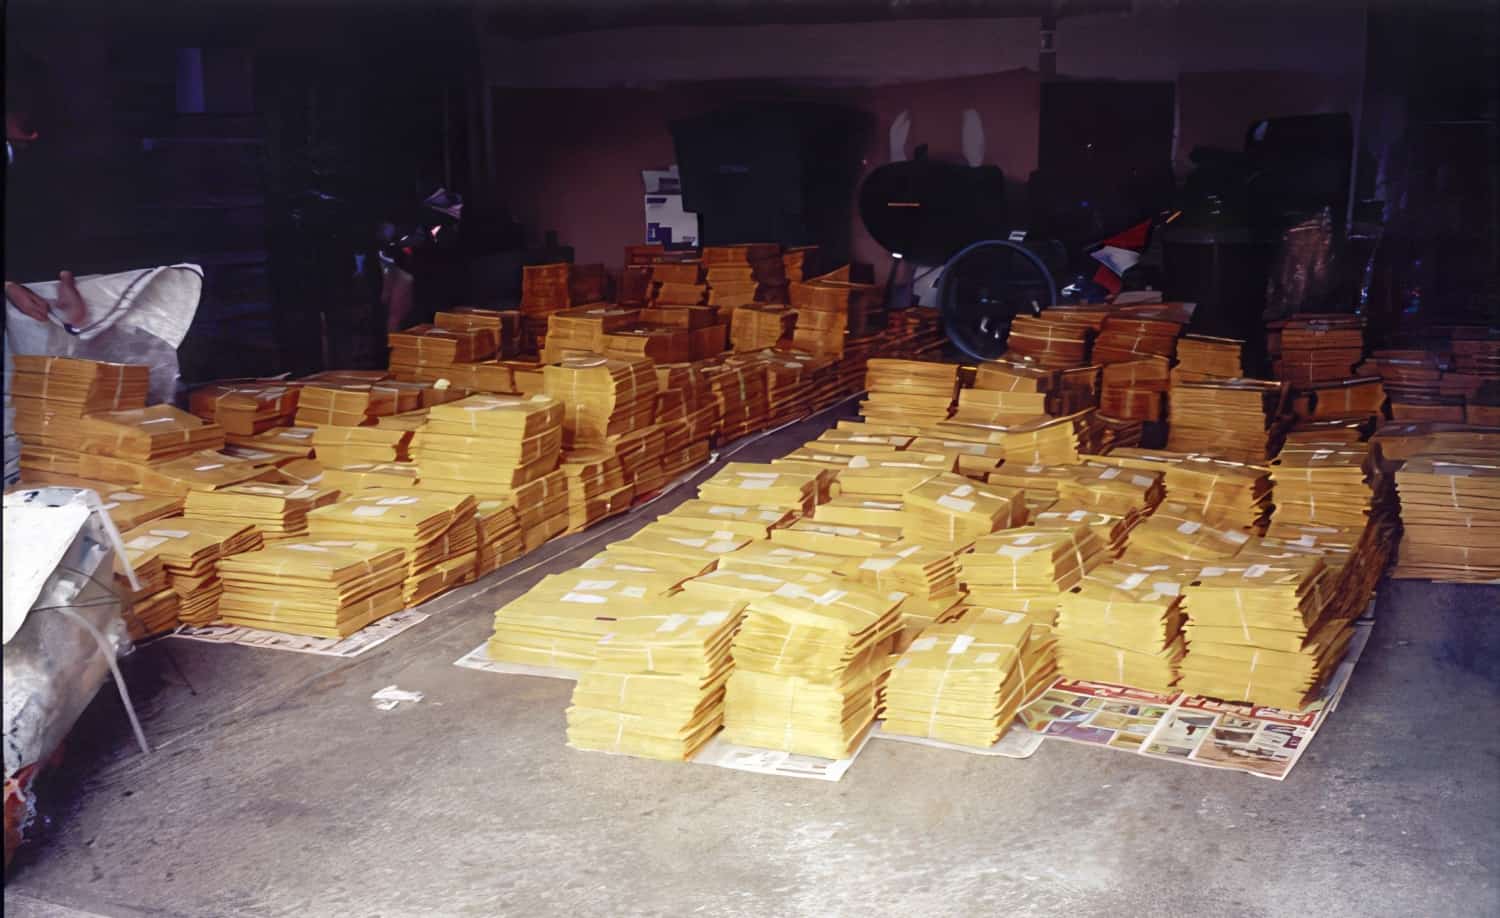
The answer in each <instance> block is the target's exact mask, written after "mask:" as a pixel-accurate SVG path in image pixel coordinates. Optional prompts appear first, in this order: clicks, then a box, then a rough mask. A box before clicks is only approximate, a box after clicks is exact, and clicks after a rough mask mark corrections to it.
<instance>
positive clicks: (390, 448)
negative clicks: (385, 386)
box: [312, 424, 412, 468]
mask: <svg viewBox="0 0 1500 918" xmlns="http://www.w3.org/2000/svg"><path fill="white" fill-rule="evenodd" d="M403 426H409V425H403ZM411 438H412V431H410V430H404V429H401V428H397V427H387V426H383V425H377V426H374V427H335V426H333V425H331V424H324V425H320V426H319V427H317V428H315V429H314V430H313V435H312V444H313V449H314V450H315V451H316V452H317V460H318V462H320V463H322V464H323V465H324V466H326V467H328V468H342V467H343V466H347V465H357V464H359V463H362V462H375V463H380V462H409V461H411V454H410V452H409V447H410V445H411Z"/></svg>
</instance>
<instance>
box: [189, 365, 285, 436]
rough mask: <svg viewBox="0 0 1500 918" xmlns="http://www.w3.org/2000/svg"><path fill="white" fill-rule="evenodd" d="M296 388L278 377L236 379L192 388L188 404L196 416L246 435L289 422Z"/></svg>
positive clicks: (229, 432)
mask: <svg viewBox="0 0 1500 918" xmlns="http://www.w3.org/2000/svg"><path fill="white" fill-rule="evenodd" d="M299 395H300V389H299V387H298V386H297V385H295V384H289V383H287V382H286V381H285V380H280V379H236V380H224V381H221V382H214V383H209V384H208V385H206V386H200V387H198V388H197V389H194V390H193V391H192V393H191V394H190V395H189V396H188V407H189V409H190V410H191V411H192V412H193V414H196V415H197V416H198V417H200V418H203V419H204V420H206V421H212V422H214V423H215V424H218V425H219V426H220V427H222V428H224V432H225V434H226V435H227V434H233V435H235V436H239V437H249V436H254V435H255V434H258V433H261V432H262V431H266V430H270V429H271V428H273V427H282V426H285V425H287V424H290V423H291V422H292V418H293V417H294V416H295V415H296V413H297V400H298V396H299Z"/></svg>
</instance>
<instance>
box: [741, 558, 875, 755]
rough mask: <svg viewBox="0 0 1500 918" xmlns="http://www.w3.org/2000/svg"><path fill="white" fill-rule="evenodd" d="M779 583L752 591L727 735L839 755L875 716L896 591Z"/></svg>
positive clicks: (856, 741) (748, 742)
mask: <svg viewBox="0 0 1500 918" xmlns="http://www.w3.org/2000/svg"><path fill="white" fill-rule="evenodd" d="M893 595H895V597H896V598H894V599H893V598H891V596H888V595H885V594H881V593H876V592H874V591H871V590H867V589H864V588H862V587H858V586H855V585H854V584H848V585H847V586H844V587H830V588H828V589H825V590H821V591H819V590H816V589H809V588H807V587H802V586H797V585H795V584H784V585H783V586H781V587H778V588H777V589H776V590H774V591H773V592H771V593H768V594H766V595H764V596H760V597H758V598H756V599H754V600H752V601H751V602H750V604H749V606H748V607H747V608H746V610H745V622H744V624H743V625H742V626H741V628H740V632H739V634H737V635H736V636H735V639H734V648H733V654H734V663H735V669H734V673H733V674H732V675H731V676H730V677H729V686H728V691H727V695H726V698H725V705H724V736H725V739H727V740H729V741H730V742H731V743H738V744H741V745H745V746H758V747H762V748H767V749H781V750H785V751H787V752H794V753H799V754H802V755H812V756H820V757H823V758H829V759H841V758H846V757H847V756H849V755H850V754H851V753H852V752H853V751H854V749H855V747H856V746H858V744H859V742H860V740H861V738H862V737H863V736H864V734H865V731H866V730H867V729H868V727H869V726H870V723H871V722H872V721H873V720H874V719H875V689H876V682H877V680H878V679H879V678H880V677H881V676H882V675H883V674H884V672H885V669H886V666H887V656H888V654H889V653H890V648H891V643H892V639H893V637H894V636H895V634H896V632H897V631H898V630H899V629H900V627H901V619H900V613H899V608H900V605H901V598H902V596H901V594H893Z"/></svg>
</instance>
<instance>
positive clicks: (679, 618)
mask: <svg viewBox="0 0 1500 918" xmlns="http://www.w3.org/2000/svg"><path fill="white" fill-rule="evenodd" d="M687 620H688V617H687V616H686V615H680V614H673V615H668V616H667V620H666V621H664V622H662V623H661V624H660V625H657V626H656V630H657V631H665V632H672V631H676V630H677V629H678V628H681V627H682V626H683V625H685V624H687Z"/></svg>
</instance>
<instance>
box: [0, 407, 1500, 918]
mask: <svg viewBox="0 0 1500 918" xmlns="http://www.w3.org/2000/svg"><path fill="white" fill-rule="evenodd" d="M820 426H822V425H821V424H818V423H816V422H810V423H807V424H803V425H799V427H797V428H793V429H790V430H787V431H783V432H781V433H779V434H777V435H774V436H772V437H769V438H767V439H765V440H763V441H761V442H759V443H755V444H752V445H750V446H748V447H747V448H746V449H745V450H744V451H743V452H742V453H740V455H739V456H738V457H737V458H742V459H744V458H750V459H758V458H769V457H771V456H775V455H780V454H781V453H783V452H785V451H786V450H787V449H788V448H790V446H791V445H794V444H795V443H799V442H801V441H802V440H804V439H806V438H808V437H810V436H813V435H815V434H816V432H817V429H818V428H819V427H820ZM684 496H685V495H684ZM672 500H673V499H667V500H663V501H661V502H659V503H658V504H656V505H654V506H653V507H652V508H651V509H650V512H649V513H646V514H642V515H641V518H640V520H639V522H641V523H643V522H644V521H645V520H646V519H647V518H649V516H651V515H653V514H654V513H655V512H658V511H660V510H663V509H666V507H668V506H670V505H671V503H672ZM619 535H620V533H619V532H616V533H615V534H614V535H612V536H611V538H617V537H619ZM597 549H598V546H597V545H592V544H584V545H580V546H578V547H577V548H575V549H574V550H573V551H571V552H569V553H567V554H565V555H563V556H561V557H559V558H558V559H557V560H556V561H555V562H553V563H552V564H549V565H547V566H546V567H547V568H552V567H558V568H560V567H565V566H571V565H573V564H576V563H577V562H578V561H580V560H582V559H583V558H584V557H587V556H588V555H590V554H592V553H593V552H594V551H596V550H597ZM535 560H536V559H535V558H534V557H533V558H532V559H530V560H529V561H528V560H525V559H523V560H522V561H521V562H518V564H517V565H515V566H513V569H511V570H508V571H504V572H500V573H499V574H497V575H496V577H495V578H493V579H492V580H491V581H490V585H489V586H488V589H487V591H486V592H485V594H484V595H481V596H478V597H476V598H475V599H473V600H471V601H468V602H466V603H463V604H461V605H458V606H456V607H454V608H449V609H447V610H446V611H443V612H441V613H440V614H438V615H435V616H434V617H433V618H432V619H430V620H428V621H427V622H424V623H423V624H422V625H420V626H418V627H417V628H415V629H413V630H412V631H409V632H407V633H405V634H403V635H401V636H399V637H397V638H396V639H394V640H393V641H391V642H389V643H387V644H385V645H383V646H381V647H380V648H378V649H376V650H374V651H372V652H370V653H368V654H366V655H365V656H363V657H359V658H356V659H355V660H353V661H334V660H329V659H327V658H321V657H314V656H304V655H299V654H291V653H280V652H274V651H266V650H255V649H250V648H242V647H220V646H211V645H206V644H199V643H193V642H189V641H181V640H167V641H160V642H157V643H156V644H153V645H150V646H148V647H147V648H145V649H143V650H142V651H141V652H139V653H137V654H136V655H135V656H134V657H132V658H131V659H130V666H129V669H128V678H129V679H130V681H131V685H132V688H133V689H134V691H135V693H136V697H137V699H138V701H139V703H141V705H142V707H143V709H144V710H143V714H144V717H145V725H146V729H147V731H148V734H149V735H150V736H151V738H152V739H153V741H154V742H155V743H156V744H157V746H158V747H159V751H158V752H157V753H156V754H155V755H152V756H149V757H142V756H139V755H137V754H136V752H135V750H134V748H133V746H132V745H131V740H130V734H129V730H128V727H127V726H126V724H125V721H124V718H123V715H122V714H121V712H120V707H119V702H118V701H117V700H116V696H115V694H114V691H113V690H112V689H111V688H108V687H106V688H105V689H104V690H103V691H102V692H101V693H100V697H99V699H98V700H97V701H96V703H95V704H94V706H93V707H92V708H91V709H90V711H89V712H88V714H87V715H86V716H85V721H84V727H83V729H82V730H81V731H79V732H81V733H83V734H85V735H86V736H87V737H88V741H87V742H82V741H75V742H74V743H73V744H72V745H71V746H70V748H69V751H68V760H67V762H66V763H65V765H64V766H63V767H62V768H61V769H59V770H58V772H57V774H56V775H55V776H54V778H53V780H52V781H51V782H50V784H48V785H47V786H46V787H45V788H44V789H43V793H44V807H45V810H46V812H47V813H48V816H49V818H48V821H47V822H46V823H45V824H43V825H42V826H40V827H38V829H37V831H36V833H35V836H36V837H35V840H34V842H33V843H32V844H30V845H29V846H28V847H26V848H25V849H23V851H22V853H21V854H20V856H19V858H18V861H17V863H16V864H15V865H14V866H13V870H12V876H11V878H10V881H9V883H8V884H7V887H6V890H5V911H6V914H7V915H11V916H29V918H38V916H47V918H53V916H77V915H79V914H98V915H110V916H131V915H182V916H219V915H224V916H256V918H269V916H281V915H286V916H324V915H339V916H343V915H350V916H406V915H444V916H446V915H484V916H488V915H527V916H532V915H552V914H570V915H679V914H701V915H755V916H781V915H787V916H794V915H796V916H800V915H860V916H876V915H903V916H916V915H924V916H925V915H944V916H947V915H1066V916H1071V918H1085V916H1094V915H1099V916H1106V915H1107V916H1136V915H1150V916H1163V918H1166V916H1196V915H1204V914H1213V915H1216V916H1225V918H1229V916H1271V915H1297V916H1306V915H1318V916H1322V918H1335V916H1369V915H1382V916H1385V915H1414V916H1416V915H1420V916H1426V918H1437V916H1449V915H1452V916H1479V915H1496V914H1500V735H1497V725H1500V588H1493V587H1448V586H1435V585H1431V584H1425V583H1415V582H1389V583H1385V584H1383V585H1382V587H1381V594H1380V602H1379V606H1378V611H1377V618H1378V623H1377V625H1376V630H1375V633H1374V637H1373V639H1372V640H1371V643H1370V646H1369V648H1368V649H1367V651H1366V652H1365V655H1364V658H1363V659H1362V660H1361V662H1360V664H1359V667H1358V669H1357V670H1356V671H1355V674H1354V679H1353V682H1352V684H1351V686H1350V688H1349V691H1348V694H1347V695H1346V696H1345V698H1344V701H1343V704H1342V706H1341V707H1340V709H1339V710H1338V712H1337V713H1336V714H1335V715H1334V716H1333V717H1332V719H1331V720H1330V722H1329V723H1328V724H1327V725H1326V726H1325V727H1324V729H1323V730H1322V732H1320V733H1319V735H1318V737H1317V738H1316V740H1315V741H1314V743H1313V745H1312V746H1311V747H1310V748H1309V750H1308V751H1307V753H1306V754H1305V756H1304V757H1303V760H1302V762H1301V764H1299V765H1298V766H1297V769H1296V770H1295V771H1294V772H1293V774H1292V776H1291V778H1290V779H1289V780H1287V781H1286V782H1285V783H1280V784H1278V783H1275V782H1270V781H1265V780H1260V779H1256V778H1251V777H1248V776H1245V775H1241V774H1234V773H1228V772H1219V771H1211V770H1208V769H1200V768H1191V767H1186V766H1180V765H1173V764H1170V763H1163V762H1153V761H1148V760H1145V759H1141V758H1136V757H1132V756H1128V755H1123V754H1118V753H1113V752H1109V751H1105V750H1093V749H1086V748H1082V747H1078V746H1072V745H1068V744H1063V743H1047V744H1044V745H1043V747H1042V749H1041V750H1040V751H1039V752H1038V753H1037V754H1036V755H1035V756H1034V757H1032V758H1031V759H1029V760H1025V761H1014V760H1009V759H993V758H980V757H975V756H968V755H962V754H957V753H951V752H944V751H939V750H933V749H925V748H921V747H916V746H910V745H906V744H898V743H889V742H873V743H871V744H870V745H869V746H868V747H867V748H866V750H865V751H864V753H863V755H862V756H861V757H860V759H859V760H858V761H857V762H856V763H855V765H854V768H853V769H852V770H851V771H850V772H849V774H848V775H847V776H846V777H845V778H844V780H843V781H842V782H841V783H838V784H826V783H822V782H814V781H800V780H793V779H787V778H770V777H759V776H754V775H748V774H743V773H737V772H730V771H724V770H721V769H714V768H705V767H700V766H686V765H671V764H664V763H654V762H646V761H639V760H634V759H628V758H619V757H612V756H603V755H595V754H586V753H580V752H576V751H573V750H571V749H569V748H567V747H566V746H565V745H564V744H563V709H564V707H565V706H566V704H567V701H568V695H569V691H570V688H571V684H570V683H566V682H560V681H555V680H547V679H533V678H523V677H507V676H498V675H493V674H489V673H482V672H475V671H471V670H465V669H459V668H457V667H454V666H453V665H452V662H453V661H454V660H455V659H457V658H458V657H460V656H461V655H463V654H464V653H465V652H467V651H468V650H470V649H472V648H473V647H474V646H476V645H477V644H479V643H480V642H481V641H482V640H483V639H484V638H485V637H486V635H487V634H488V632H489V629H490V616H491V613H492V612H493V610H494V609H495V608H496V607H497V606H499V605H501V604H502V603H503V602H504V601H505V600H506V599H508V598H509V597H510V596H512V595H515V594H516V593H518V592H520V591H521V590H523V589H524V588H525V587H527V586H528V585H529V584H530V583H531V582H533V581H534V580H536V579H537V578H538V577H540V576H541V575H542V574H543V573H544V572H545V568H538V569H534V570H532V571H530V572H529V573H527V574H524V575H522V576H519V577H515V579H512V580H510V581H509V582H505V583H503V584H500V585H498V586H496V585H495V584H496V583H497V582H498V581H500V580H502V579H503V578H506V577H509V576H512V575H513V574H514V573H515V571H516V570H518V569H520V568H525V567H528V566H530V565H531V564H533V563H534V562H535ZM168 654H170V655H171V656H172V657H175V661H176V664H177V665H178V666H180V670H181V672H180V674H179V672H178V671H177V670H176V669H174V667H173V666H172V665H170V664H169V662H168V661H167V655H168ZM184 677H185V679H184ZM188 683H190V684H191V687H192V688H191V689H190V688H189V687H188ZM391 683H397V684H399V685H401V686H402V687H405V688H414V689H419V690H421V691H423V692H425V693H426V700H425V701H424V702H423V703H421V704H419V705H416V706H405V705H403V706H402V707H401V708H400V709H398V710H395V711H390V712H382V711H377V710H375V709H374V708H373V707H372V705H371V703H370V694H371V693H372V692H373V691H375V690H376V689H379V688H381V687H382V686H385V685H389V684H391Z"/></svg>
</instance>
